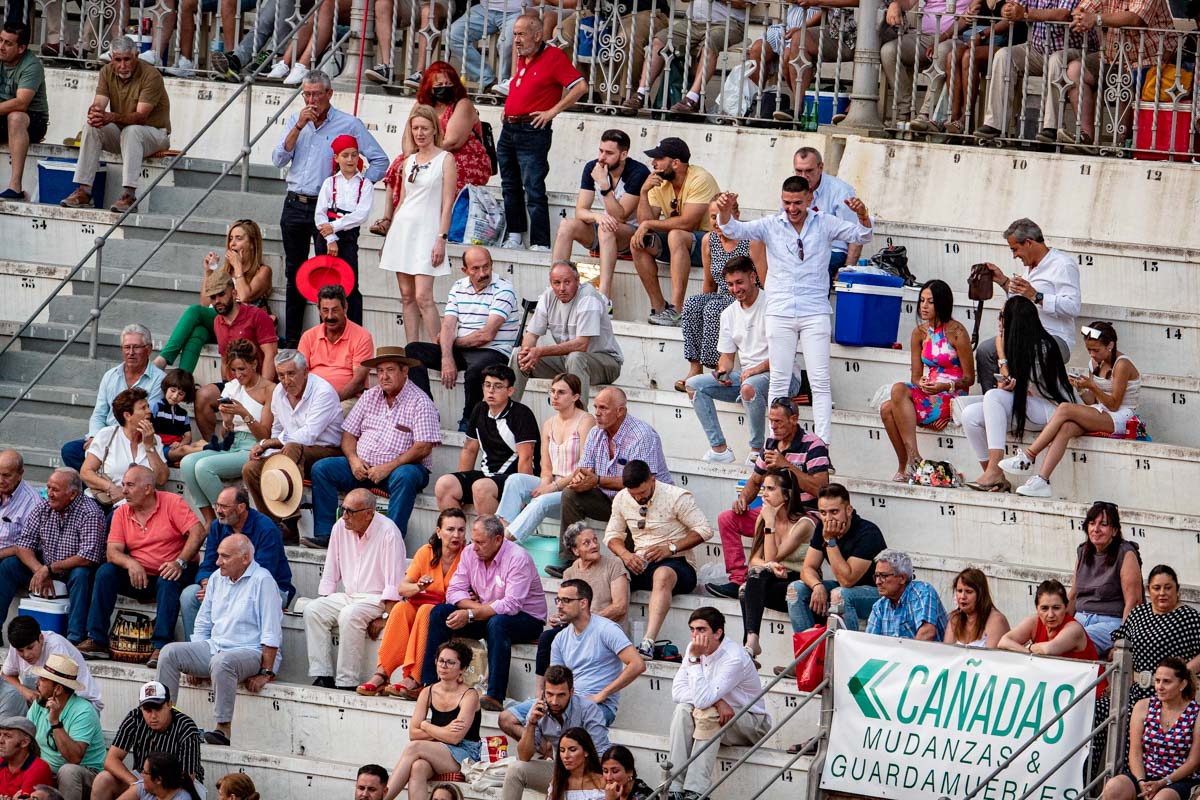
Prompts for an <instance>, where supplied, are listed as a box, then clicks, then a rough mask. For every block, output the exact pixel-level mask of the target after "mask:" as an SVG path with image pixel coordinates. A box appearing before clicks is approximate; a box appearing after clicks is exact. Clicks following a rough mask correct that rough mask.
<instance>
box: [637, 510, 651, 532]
mask: <svg viewBox="0 0 1200 800" xmlns="http://www.w3.org/2000/svg"><path fill="white" fill-rule="evenodd" d="M649 511H650V508H649V506H638V516H639V517H641V519H639V520H638V524H637V527H638V530H639V531H644V530H646V514H647V513H649Z"/></svg>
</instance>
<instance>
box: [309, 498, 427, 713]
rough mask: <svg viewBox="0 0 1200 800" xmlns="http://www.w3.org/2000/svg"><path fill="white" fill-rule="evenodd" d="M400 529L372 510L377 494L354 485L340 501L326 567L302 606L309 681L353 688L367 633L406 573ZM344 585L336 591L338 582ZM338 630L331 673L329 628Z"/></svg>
mask: <svg viewBox="0 0 1200 800" xmlns="http://www.w3.org/2000/svg"><path fill="white" fill-rule="evenodd" d="M404 555H405V554H404V535H403V534H401V533H400V529H399V528H397V527H396V525H395V523H393V522H392V521H391V520H390V519H388V518H387V517H385V516H384V515H383V514H378V513H376V511H375V496H374V495H373V494H371V492H370V491H368V490H367V489H354V490H353V491H351V492H349V493H348V494H347V495H346V499H345V500H343V501H342V518H341V519H339V520H338V521H337V522H335V523H334V525H333V532H332V533H331V534H330V536H329V550H328V552H326V554H325V569H324V571H322V573H321V584H320V586H319V587H317V593H318V594H319V595H321V596H320V597H318V598H316V599H315V600H312V601H310V602H309V603H308V604H307V605H306V606H305V607H304V632H305V635H306V637H307V639H308V674H309V675H311V676H312V677H313V678H314V680H313V686H321V687H324V688H326V689H332V688H334V687H336V688H338V689H348V690H353V689H355V688H356V687H357V686H358V684H360V683H362V681H363V679H364V678H365V677H366V676H365V675H363V674H362V667H363V650H364V649H365V647H366V644H367V637H370V638H371V639H372V640H374V639H378V638H379V634H380V633H382V632H383V628H384V625H386V624H387V620H388V616H389V615H390V613H391V610H392V606H394V605H396V603H397V601H399V600H400V594H399V593H398V592H397V589H398V588H399V587H400V581H401V580H403V579H404ZM339 582H340V583H341V584H342V591H340V592H339V591H338V590H337V589H338V583H339ZM335 628H336V629H337V631H338V645H337V672H336V675H335V674H334V666H333V659H332V658H330V655H331V653H332V651H333V649H334V647H333V631H334V629H335Z"/></svg>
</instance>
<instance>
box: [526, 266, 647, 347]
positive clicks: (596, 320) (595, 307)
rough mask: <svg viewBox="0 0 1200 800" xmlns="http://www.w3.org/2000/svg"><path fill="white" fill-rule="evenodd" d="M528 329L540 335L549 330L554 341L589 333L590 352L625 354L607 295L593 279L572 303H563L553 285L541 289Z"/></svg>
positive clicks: (563, 340)
mask: <svg viewBox="0 0 1200 800" xmlns="http://www.w3.org/2000/svg"><path fill="white" fill-rule="evenodd" d="M526 330H527V331H528V332H529V333H532V334H534V335H536V336H541V335H542V334H544V333H546V332H547V331H549V332H550V338H552V339H554V343H555V344H562V343H563V342H569V341H570V340H572V339H575V338H577V337H579V336H590V337H592V338H591V341H590V342H588V349H587V351H588V352H589V353H607V354H608V355H610V356H612V357H613V358H615V359H616V360H617V363H618V364H620V363H623V362H624V360H625V357H624V355H622V353H621V346H620V345H619V344H617V338H616V337H615V336H613V329H612V318H611V317H609V316H608V309H607V304H606V303H605V302H604V295H602V294H600V292H599V290H597V289H596V287H595V286H592V285H591V284H590V283H583V284H580V286H579V291H578V292H577V293H576V294H575V299H574V300H572V301H571V302H570V303H562V302H560V301H559V299H558V297H557V296H556V295H555V294H554V290H553V289H547V290H546V291H544V292H542V296H541V297H539V298H538V305H537V311H535V312H533V319H532V320H530V322H529V327H528V328H526Z"/></svg>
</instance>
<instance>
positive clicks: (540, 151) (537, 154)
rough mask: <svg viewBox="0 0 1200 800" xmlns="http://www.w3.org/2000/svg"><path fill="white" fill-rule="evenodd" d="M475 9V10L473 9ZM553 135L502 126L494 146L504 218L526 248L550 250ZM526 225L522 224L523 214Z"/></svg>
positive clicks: (526, 126)
mask: <svg viewBox="0 0 1200 800" xmlns="http://www.w3.org/2000/svg"><path fill="white" fill-rule="evenodd" d="M476 8H478V6H476ZM553 138H554V133H553V132H552V131H551V130H550V126H549V125H547V126H546V127H544V128H535V127H533V125H532V124H531V123H528V122H506V123H504V125H503V126H501V128H500V141H498V142H497V143H496V160H497V161H498V162H499V166H500V191H501V192H502V193H503V195H504V218H505V221H506V222H507V230H508V232H509V233H524V232H525V231H526V230H528V231H529V244H530V245H541V246H543V247H547V248H548V247H550V203H549V200H548V199H547V198H546V176H547V175H549V174H550V161H549V159H548V155H549V153H550V142H551V141H552V140H553ZM526 210H528V212H529V224H528V226H526V224H525V212H526Z"/></svg>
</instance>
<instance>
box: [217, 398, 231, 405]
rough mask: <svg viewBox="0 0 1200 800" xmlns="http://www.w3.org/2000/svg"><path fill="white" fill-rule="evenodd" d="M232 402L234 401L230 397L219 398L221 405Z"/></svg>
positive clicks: (218, 401)
mask: <svg viewBox="0 0 1200 800" xmlns="http://www.w3.org/2000/svg"><path fill="white" fill-rule="evenodd" d="M232 402H233V401H232V400H230V399H229V398H228V397H218V398H217V405H219V406H225V405H229V404H230V403H232Z"/></svg>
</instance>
